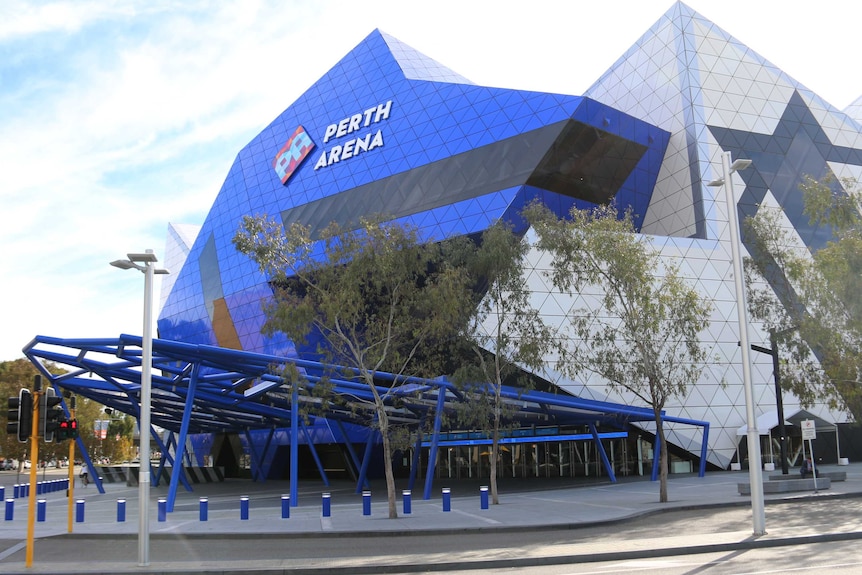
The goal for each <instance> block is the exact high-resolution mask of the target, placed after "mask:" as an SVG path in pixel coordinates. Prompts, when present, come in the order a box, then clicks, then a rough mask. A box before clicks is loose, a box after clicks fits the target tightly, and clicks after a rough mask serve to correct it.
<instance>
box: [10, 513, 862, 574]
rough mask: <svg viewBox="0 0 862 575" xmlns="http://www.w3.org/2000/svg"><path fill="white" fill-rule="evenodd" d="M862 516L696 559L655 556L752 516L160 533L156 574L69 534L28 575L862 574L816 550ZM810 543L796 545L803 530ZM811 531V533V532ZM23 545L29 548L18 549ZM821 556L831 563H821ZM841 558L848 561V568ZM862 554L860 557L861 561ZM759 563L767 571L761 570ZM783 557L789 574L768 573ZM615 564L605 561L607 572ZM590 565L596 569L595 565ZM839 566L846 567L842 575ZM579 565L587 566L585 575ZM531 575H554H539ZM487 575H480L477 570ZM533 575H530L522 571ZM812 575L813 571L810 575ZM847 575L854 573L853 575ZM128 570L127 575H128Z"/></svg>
mask: <svg viewBox="0 0 862 575" xmlns="http://www.w3.org/2000/svg"><path fill="white" fill-rule="evenodd" d="M860 517H862V498H841V499H820V500H808V501H804V502H799V503H798V504H795V503H790V502H782V503H778V504H774V505H770V506H769V508H768V522H769V525H772V526H774V527H775V528H776V529H777V528H779V526H780V528H781V529H782V531H783V532H785V533H786V534H787V535H789V537H785V538H784V539H782V540H780V541H771V542H769V541H762V542H761V543H762V545H758V542H757V541H756V540H755V539H754V538H752V539H751V541H750V544H751V545H750V549H735V550H731V549H726V550H724V549H722V548H720V547H716V548H712V549H708V548H701V549H697V548H695V549H692V548H687V547H679V548H678V550H677V551H675V552H674V551H673V550H672V549H671V550H664V551H662V555H661V556H655V557H651V556H650V549H649V541H650V540H656V539H664V538H674V537H681V536H684V535H685V534H687V533H694V532H697V533H713V534H720V533H723V532H739V531H746V530H749V531H750V525H751V511H750V509H748V508H746V507H732V508H713V509H709V510H696V509H695V510H682V511H666V512H660V513H655V514H652V515H649V516H645V517H640V518H637V519H632V520H629V521H625V522H620V523H616V524H609V525H602V526H588V527H580V528H569V529H553V528H547V529H545V528H535V527H533V528H524V529H523V530H506V531H496V532H495V531H487V532H463V533H453V534H443V533H434V534H429V533H421V532H409V533H404V534H403V535H387V536H385V537H382V536H374V535H373V534H345V533H332V534H326V533H314V534H312V533H307V534H292V535H288V534H259V533H255V534H252V533H248V534H242V533H236V534H231V535H227V536H225V535H203V534H200V535H194V534H182V533H177V534H176V535H168V534H160V535H158V536H153V537H152V538H151V542H150V544H151V554H150V556H151V557H152V559H153V561H152V563H151V569H150V570H146V569H142V568H138V567H137V566H136V564H135V560H136V549H137V547H136V539H135V537H133V536H129V535H121V536H116V537H112V536H110V535H105V534H100V535H94V536H85V535H75V534H73V535H60V536H55V537H48V538H44V539H39V540H37V542H36V544H35V553H34V554H35V556H36V557H37V558H38V559H37V561H35V562H34V566H33V568H31V569H28V570H26V571H23V572H24V573H64V574H67V575H72V574H74V573H87V575H93V574H94V573H110V572H112V571H111V569H114V568H116V566H117V565H124V566H125V567H127V568H128V572H136V573H149V572H152V573H165V572H177V569H180V570H184V571H186V572H195V571H198V572H207V573H221V574H227V573H234V572H236V573H240V572H244V573H248V572H250V571H251V572H254V571H256V572H261V573H329V574H336V573H345V574H346V573H350V574H353V575H359V574H361V573H431V572H459V571H464V570H467V569H469V570H470V571H471V572H479V573H481V571H483V570H485V571H490V570H494V572H506V571H504V570H507V569H516V570H515V571H510V572H519V573H520V572H524V573H543V574H544V573H547V574H554V573H558V574H562V573H572V574H582V573H622V572H626V573H627V572H638V573H640V572H643V573H663V574H672V573H730V572H733V573H741V572H750V573H767V572H770V573H777V572H780V573H786V572H789V568H790V566H791V565H796V563H794V562H793V561H789V560H787V559H786V558H794V557H798V558H799V560H800V562H799V566H800V568H801V567H802V565H803V562H802V559H803V558H804V559H805V563H804V564H805V565H810V566H811V567H810V568H811V569H814V570H817V571H818V572H820V573H823V572H833V571H832V570H831V569H830V568H827V566H828V565H833V566H835V569H836V571H834V572H848V573H849V572H854V571H853V569H856V570H857V571H855V572H860V571H862V569H860V568H859V561H860V560H862V558H860V557H859V553H852V554H845V551H846V550H847V549H855V547H860V549H862V546H859V545H858V539H862V530H859V529H857V530H853V529H850V530H848V531H847V532H846V533H845V536H844V538H843V540H839V541H832V540H830V541H817V540H816V536H812V532H813V533H817V532H818V529H822V531H823V532H827V531H834V529H835V528H836V526H845V527H852V526H858V525H859V522H860ZM796 529H798V530H799V532H800V533H801V532H802V530H803V529H804V530H805V533H806V535H805V536H804V537H800V538H799V539H794V538H793V537H792V535H793V533H794V530H796ZM812 530H813V531H812ZM596 539H602V540H604V542H605V543H608V542H611V543H612V542H614V541H619V542H620V543H622V542H623V541H626V542H630V541H632V540H642V541H644V542H645V543H644V549H642V552H640V553H638V554H632V553H631V551H627V552H626V553H625V554H621V555H620V557H619V558H614V557H604V558H603V557H601V556H584V555H578V552H577V551H576V549H577V548H578V544H583V543H584V542H589V541H593V540H596ZM21 543H22V542H21V541H15V540H2V541H0V549H2V550H5V551H4V552H3V553H2V562H0V571H2V572H4V573H5V572H9V571H7V570H5V569H3V563H6V564H7V566H9V565H8V564H9V563H16V562H17V563H19V564H20V562H23V561H24V549H23V546H22V545H21ZM16 546H18V547H19V548H18V549H17V550H15V548H16ZM821 550H822V552H821ZM834 553H841V555H840V559H837V558H834V557H833V554H834ZM860 553H862V551H860ZM754 557H762V558H761V559H757V561H759V563H756V564H755V563H752V562H751V561H754V559H753V558H754ZM777 558H782V562H781V565H783V568H782V569H780V570H778V571H776V570H774V569H773V570H772V571H769V570H766V568H767V567H768V565H769V564H770V563H773V564H774V563H775V561H776V560H777ZM602 559H605V561H601V560H602ZM588 563H589V564H592V566H590V565H588ZM839 565H845V567H841V569H845V570H844V571H838V569H839V567H838V566H839ZM575 566H577V567H575ZM531 567H537V568H544V570H541V569H540V570H538V571H537V570H534V569H531ZM168 569H170V570H169V571H168ZM202 569H207V570H206V571H201V570H202ZM476 569H478V571H476ZM517 569H520V570H526V571H518V570H517ZM806 569H807V567H806ZM847 569H850V570H849V571H848V570H847ZM124 570H126V569H124Z"/></svg>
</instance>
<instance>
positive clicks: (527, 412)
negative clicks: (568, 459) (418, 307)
mask: <svg viewBox="0 0 862 575" xmlns="http://www.w3.org/2000/svg"><path fill="white" fill-rule="evenodd" d="M142 343H143V342H142V338H141V337H138V336H132V335H121V336H120V337H118V338H116V339H61V338H54V337H45V336H37V337H36V338H34V339H33V341H31V342H30V343H29V344H28V345H27V346H26V347H25V348H24V350H23V351H24V354H25V355H26V356H27V358H28V359H29V360H30V361H31V362H33V364H34V365H35V366H36V367H37V369H39V371H41V372H42V374H43V376H44V377H46V378H48V379H49V381H50V385H51V386H52V387H54V389H55V390H60V389H62V390H67V391H69V392H72V393H74V394H77V395H80V396H83V397H87V398H90V399H92V400H94V401H97V402H99V403H101V404H103V405H106V406H109V407H111V408H113V409H116V410H118V411H121V412H124V413H127V414H131V415H134V416H136V417H138V419H139V421H140V417H139V410H140V408H139V406H140V404H141V402H140V400H141V358H142V356H143V353H142ZM152 343H153V345H152V357H153V362H152V380H151V381H152V387H151V414H150V420H151V422H152V425H153V426H157V427H161V428H163V429H166V430H169V431H171V432H172V433H174V432H176V433H179V439H178V440H177V441H176V443H175V444H173V445H174V446H175V448H176V450H175V458H171V457H170V455H169V454H168V453H167V450H168V449H169V447H170V445H168V446H163V449H162V451H163V453H162V461H161V463H160V465H159V470H160V471H161V469H162V468H163V467H164V465H165V461H168V462H169V463H170V464H171V465H174V466H175V467H179V468H180V469H182V465H181V464H179V463H178V462H180V461H183V451H184V449H185V444H186V438H187V437H188V435H189V434H194V433H245V434H246V435H248V434H249V433H250V432H251V431H252V430H269V433H270V438H269V439H271V434H272V433H273V432H274V430H275V429H277V428H286V427H289V428H290V430H291V458H292V463H291V500H292V501H294V502H295V501H296V498H297V493H296V490H297V478H298V476H297V469H296V468H297V466H298V465H297V464H296V463H295V462H293V458H294V457H295V456H296V455H295V454H296V451H297V445H298V444H297V436H298V435H299V432H300V425H299V423H298V412H299V410H295V409H293V406H295V405H299V406H300V407H302V405H301V404H302V403H303V402H315V403H316V404H317V405H315V407H318V408H325V416H326V419H328V420H330V419H331V420H335V421H338V422H340V421H346V422H350V423H354V424H358V425H366V426H367V425H370V422H372V421H374V418H373V417H368V415H372V412H373V410H374V399H373V394H372V392H371V390H370V389H369V387H368V386H367V385H365V384H364V383H361V382H360V381H358V377H357V376H358V373H357V372H356V370H352V369H349V368H345V367H339V366H331V365H324V364H322V363H319V362H315V361H308V360H301V359H298V358H295V357H283V356H275V355H267V354H261V353H253V352H247V351H237V350H232V349H226V348H222V347H214V346H209V345H200V344H190V343H182V342H176V341H170V340H164V339H155V340H153V342H152ZM45 362H51V363H53V364H54V365H56V366H59V367H61V368H64V369H65V370H67V371H66V373H63V374H59V375H55V374H52V373H50V372H49V371H48V369H47V367H46V365H45ZM288 367H290V368H295V369H291V370H288V369H286V368H288ZM288 373H298V374H300V376H301V377H300V378H299V383H298V385H297V386H296V388H293V386H292V385H291V383H290V380H289V378H288ZM330 374H343V378H339V377H334V378H333V377H330ZM375 375H376V378H375V381H377V382H379V383H377V386H378V389H377V391H378V393H379V395H380V396H381V397H383V398H385V402H386V405H387V409H388V415H389V419H390V422H393V423H400V424H403V425H408V426H410V425H413V426H416V427H418V426H419V424H420V423H422V422H423V420H424V421H426V422H427V421H428V420H429V417H428V416H429V415H430V414H431V413H432V412H433V432H432V433H431V442H430V444H429V445H430V449H431V452H430V455H429V461H430V462H432V463H433V462H434V461H435V460H436V450H437V447H438V444H439V443H440V434H441V432H442V431H444V430H443V429H442V426H441V424H442V420H443V418H442V413H443V412H445V411H446V410H447V409H453V408H454V404H455V402H460V401H464V400H466V399H468V397H467V396H466V394H467V393H477V392H482V391H483V387H485V386H487V384H484V386H483V384H479V385H477V386H472V388H471V389H472V391H470V392H467V391H465V390H463V389H459V388H457V387H456V386H454V385H453V384H451V383H450V382H448V381H446V380H445V378H440V379H422V378H404V377H398V376H395V375H393V374H390V373H382V372H378V373H376V374H375ZM324 376H326V377H327V378H328V381H327V384H328V385H329V386H331V392H330V394H328V395H322V394H318V395H315V394H314V388H315V386H316V385H318V384H319V382H320V381H321V378H322V377H324ZM501 395H502V397H503V400H504V401H506V402H508V403H509V404H511V405H512V406H513V407H515V408H516V411H515V416H514V418H515V419H516V420H517V422H518V423H520V424H521V425H525V426H529V425H530V424H533V423H540V424H545V425H556V426H576V425H583V426H586V427H588V428H589V430H590V433H591V436H592V438H593V440H594V441H595V442H596V444H597V448H598V449H599V451H600V453H601V454H602V460H603V462H604V465H605V468H606V469H607V470H608V473H609V476H610V477H611V480H612V481H615V478H614V476H613V469H612V468H611V466H610V464H609V462H608V461H607V457H606V455H605V454H604V449H603V448H602V446H601V442H600V436H599V431H598V428H599V427H600V426H605V427H613V428H616V429H620V430H627V429H628V424H629V423H630V422H648V421H653V420H654V414H653V412H652V410H651V409H646V408H641V407H632V406H627V405H620V404H614V403H610V402H602V401H594V400H587V399H582V398H579V397H573V396H569V395H564V394H552V393H546V392H539V391H523V390H518V389H514V388H511V387H504V388H503V389H502V390H501ZM661 416H662V418H663V419H664V420H665V421H671V422H679V423H684V424H690V425H695V426H700V427H702V428H703V439H702V441H701V456H700V469H699V475H701V476H703V474H704V472H705V465H706V446H707V440H708V435H709V424H708V423H706V422H702V421H692V420H685V419H681V418H674V417H667V416H666V415H664V413H662V414H661ZM302 431H303V432H305V433H307V430H306V429H305V427H302ZM141 433H153V430H152V428H151V429H150V430H143V429H142V430H141ZM539 433H542V432H539ZM269 439H267V441H266V444H267V445H268V444H269ZM510 439H511V441H527V440H530V441H536V440H540V439H539V438H537V437H531V438H529V439H527V438H522V439H518V438H510ZM78 441H79V443H80V439H79V440H78ZM369 441H370V437H369ZM170 443H171V442H170V441H169V444H170ZM450 443H451V442H450ZM81 445H82V447H83V444H81ZM656 446H658V444H656ZM348 447H349V444H348ZM251 449H252V453H251V455H252V457H253V458H255V459H258V454H257V453H256V452H255V451H254V448H253V447H252V448H251ZM266 449H267V448H266V447H265V448H264V451H265V450H266ZM312 449H313V446H312ZM83 455H84V457H85V459H87V465H89V466H90V467H91V468H92V462H91V461H90V460H89V456H88V455H87V454H86V453H83ZM142 455H143V454H142ZM657 462H658V458H654V463H653V473H652V475H653V479H655V477H656V474H657V470H658V467H657ZM367 463H368V458H367V457H366V458H365V460H364V461H363V462H362V467H363V470H362V471H361V473H360V481H359V485H360V486H361V484H362V482H363V481H364V479H365V470H366V469H367V467H366V466H367ZM258 465H260V462H259V459H258ZM318 467H320V465H319V464H318ZM432 468H433V466H429V469H428V473H427V475H426V482H425V483H426V485H425V498H426V499H428V498H430V490H431V479H432ZM414 470H415V467H414ZM320 471H321V475H322V477H323V479H324V481H325V482H326V481H327V479H326V477H325V472H324V470H323V469H322V468H320ZM94 476H96V474H95V473H94ZM157 477H158V475H157ZM179 481H183V483H184V484H185V485H186V488H187V489H188V490H191V486H190V485H189V484H188V482H187V481H186V480H185V476H184V474H183V473H173V474H172V475H171V484H170V488H169V494H168V510H169V511H170V510H173V505H174V501H175V499H176V492H177V487H178V482H179ZM412 482H413V476H412V475H411V485H412ZM97 487H99V489H100V491H101V490H102V487H101V485H100V484H99V483H97Z"/></svg>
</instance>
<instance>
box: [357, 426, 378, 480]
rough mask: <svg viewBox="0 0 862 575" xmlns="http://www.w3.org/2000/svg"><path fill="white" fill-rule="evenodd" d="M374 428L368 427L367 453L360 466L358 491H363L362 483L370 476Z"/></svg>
mask: <svg viewBox="0 0 862 575" xmlns="http://www.w3.org/2000/svg"><path fill="white" fill-rule="evenodd" d="M374 433H375V432H374V430H373V429H371V428H370V427H369V428H368V441H366V442H365V455H363V456H362V467H360V468H359V481H357V482H356V493H362V487H361V486H362V485H365V483H366V482H367V480H368V479H367V478H368V464H369V463H370V462H371V448H372V446H373V445H374Z"/></svg>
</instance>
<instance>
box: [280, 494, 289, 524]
mask: <svg viewBox="0 0 862 575" xmlns="http://www.w3.org/2000/svg"><path fill="white" fill-rule="evenodd" d="M281 518H282V519H288V518H290V495H282V496H281Z"/></svg>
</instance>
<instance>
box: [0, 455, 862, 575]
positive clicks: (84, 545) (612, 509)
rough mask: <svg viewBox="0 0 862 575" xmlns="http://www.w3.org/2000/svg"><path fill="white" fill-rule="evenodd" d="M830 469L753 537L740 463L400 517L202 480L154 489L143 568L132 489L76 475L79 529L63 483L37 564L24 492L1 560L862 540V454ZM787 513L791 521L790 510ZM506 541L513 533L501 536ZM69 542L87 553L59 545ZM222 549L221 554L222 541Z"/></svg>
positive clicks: (460, 492)
mask: <svg viewBox="0 0 862 575" xmlns="http://www.w3.org/2000/svg"><path fill="white" fill-rule="evenodd" d="M829 469H832V470H841V471H846V473H847V480H846V481H842V482H832V484H831V486H830V488H829V489H826V490H820V491H818V492H816V493H814V492H797V493H785V494H775V495H767V496H766V497H765V499H766V503H767V523H766V526H767V534H766V535H763V536H761V537H756V538H755V537H753V536H752V523H751V512H750V509H751V502H750V499H749V497H747V496H741V495H739V493H738V490H737V484H738V483H740V482H747V480H748V473H747V472H745V471H743V472H711V473H708V474H707V475H706V477H703V478H698V477H697V476H695V475H671V476H670V480H669V487H668V493H669V498H670V501H668V502H667V503H664V504H662V503H659V502H658V482H655V483H653V482H650V481H648V480H644V479H642V478H636V479H632V478H629V479H623V480H621V481H620V482H619V483H617V484H610V483H606V482H605V483H602V482H592V483H587V482H583V481H578V482H574V483H565V482H562V481H560V480H554V481H553V482H551V481H546V482H543V481H542V480H535V481H533V482H521V483H517V484H507V483H505V482H504V483H503V484H502V485H501V489H500V496H501V497H500V499H501V503H500V505H489V507H488V509H482V505H481V495H480V492H479V489H478V484H477V483H471V482H452V483H451V487H450V489H451V499H450V510H449V511H444V507H443V498H442V496H441V488H442V487H443V486H444V484H443V483H439V486H435V491H434V494H433V497H432V499H430V500H428V501H424V500H422V498H421V491H419V490H416V492H414V494H413V496H412V497H411V510H410V511H411V513H410V514H407V515H405V514H404V513H403V510H404V508H403V498H402V496H401V495H400V491H399V497H398V498H397V509H398V512H399V518H398V519H388V517H387V505H386V500H385V490H383V489H382V486H376V485H374V486H372V488H373V490H372V497H371V505H370V515H365V514H364V509H363V507H364V504H363V498H362V496H361V495H357V494H356V493H355V490H354V488H353V487H352V486H351V485H348V484H340V485H332V486H330V487H329V488H327V487H324V486H322V485H320V484H316V483H311V482H306V483H303V484H302V485H301V489H300V494H299V497H298V506H296V507H291V508H290V516H289V517H288V518H283V517H282V507H281V497H282V494H284V493H287V492H289V488H288V485H287V484H286V482H276V481H270V482H266V483H251V482H250V481H240V480H231V481H227V482H225V483H218V484H206V485H196V486H195V491H194V492H192V493H189V492H185V491H181V492H180V494H179V496H178V500H177V504H176V506H175V509H174V511H173V512H172V513H170V514H167V516H166V518H165V521H159V520H158V519H159V512H158V504H157V502H156V499H157V498H158V497H165V496H166V494H167V489H166V487H164V486H162V487H154V488H153V489H152V494H153V503H152V505H151V507H150V509H151V511H150V527H151V529H150V531H151V536H150V539H151V544H152V548H153V551H152V552H151V554H150V557H151V562H150V566H149V567H147V568H142V567H138V565H137V545H136V541H137V528H138V525H137V488H129V487H126V486H125V485H124V484H106V493H105V494H104V495H102V494H99V493H98V491H97V490H96V489H95V487H94V486H92V485H90V486H89V487H87V488H86V489H82V488H81V487H80V486H79V487H77V488H76V489H75V493H74V499H75V500H76V501H77V500H84V501H85V503H84V521H83V522H73V533H72V534H69V533H68V521H67V520H68V511H67V510H68V507H67V498H66V495H65V492H57V493H49V494H44V495H41V496H40V497H39V498H40V499H44V500H45V501H46V504H45V505H46V520H45V521H44V522H37V523H36V526H35V533H36V538H37V542H36V545H35V554H34V562H33V567H31V568H29V569H26V568H25V567H24V544H25V540H26V533H27V500H26V499H18V500H16V501H15V503H14V505H15V509H14V517H13V519H11V520H4V521H0V544H2V546H0V570H2V571H3V572H7V573H11V572H26V573H65V574H72V573H87V574H88V575H92V574H94V573H181V572H183V573H231V572H238V571H248V570H255V571H256V572H261V573H324V572H325V573H338V572H341V573H381V572H390V573H394V572H417V571H443V570H446V568H447V566H452V567H453V568H454V567H455V566H458V567H459V568H462V569H463V568H465V566H466V565H467V564H469V565H472V566H474V567H483V566H487V567H490V566H493V565H496V564H498V563H499V562H500V561H506V562H507V565H512V564H513V562H514V564H515V565H518V564H521V565H541V564H550V563H567V562H586V561H597V560H607V559H612V558H613V559H623V558H636V557H657V556H663V555H677V554H687V553H698V552H706V551H722V550H728V551H729V550H733V549H745V548H751V547H756V546H775V545H792V544H795V543H798V542H811V541H820V540H836V539H856V538H862V497H860V496H862V464H851V465H848V466H842V467H840V468H839V467H837V466H830V467H824V468H823V470H824V471H827V470H829ZM791 473H798V470H795V469H792V470H791ZM765 475H768V474H765ZM5 479H6V477H5V476H4V475H3V474H0V484H4V485H6V488H7V498H8V497H9V488H10V485H9V484H8V483H6V482H5V481H4V480H5ZM324 491H325V492H328V493H329V494H330V499H329V501H330V504H329V508H330V516H329V517H324V516H323V513H322V510H323V504H322V493H323V492H324ZM242 496H248V497H249V503H248V519H243V518H242V506H241V502H240V498H241V497H242ZM201 497H206V498H207V520H206V521H201V520H200V507H201V504H200V498H201ZM119 499H125V501H126V509H125V512H126V517H125V521H122V522H121V521H118V513H117V507H118V503H117V501H118V500H119ZM787 503H790V504H792V507H791V506H788V505H786V504H787ZM7 505H8V504H7ZM830 505H831V507H829V506H830ZM824 506H826V507H824ZM719 513H721V514H723V515H722V516H721V517H722V519H721V527H720V528H719V527H718V523H719V522H718V520H716V517H717V516H718V514H719ZM791 513H792V515H793V517H794V519H793V520H789V519H788V517H790V515H789V514H791ZM658 514H660V515H658ZM839 516H840V517H839ZM800 517H807V518H808V519H804V520H803V519H800ZM857 518H859V519H857ZM550 529H558V530H571V537H566V539H565V540H564V541H559V540H556V541H554V542H553V543H547V542H543V541H541V540H538V541H535V542H531V543H530V544H529V545H526V544H525V545H520V544H519V543H518V541H520V540H524V541H526V540H527V534H531V535H530V537H534V536H535V534H536V533H537V532H540V531H543V530H550ZM481 534H491V535H494V537H495V539H489V542H488V543H487V544H484V545H483V546H482V547H481V549H478V550H477V549H467V548H461V547H459V546H458V545H456V544H455V543H454V542H453V543H450V545H451V548H450V547H444V548H440V547H439V546H437V547H430V548H429V547H426V546H424V545H422V544H419V541H420V540H422V536H425V539H429V538H431V537H435V536H437V537H445V536H446V535H456V536H457V535H461V536H467V535H469V536H471V537H473V536H476V537H478V536H480V535H481ZM370 535H373V536H377V537H378V538H387V540H388V541H390V542H396V543H394V544H390V545H389V547H388V548H387V550H386V551H385V553H383V554H382V555H381V554H379V553H374V552H372V548H373V547H374V545H372V544H371V543H370V542H371V541H375V539H367V541H368V542H369V543H367V544H366V545H365V546H364V547H367V548H368V549H367V551H368V553H367V554H366V553H363V552H362V551H359V552H357V551H353V550H350V549H348V548H347V544H346V543H345V544H344V545H343V547H344V549H343V551H344V552H343V553H341V552H339V546H340V545H341V542H342V541H347V540H348V539H349V538H354V537H366V538H368V537H369V536H370ZM405 538H411V539H405ZM463 538H466V537H462V539H463ZM519 538H520V539H519ZM540 539H541V538H540ZM320 540H323V541H329V543H328V544H327V545H328V547H329V548H330V549H331V551H324V552H321V551H315V550H314V549H315V546H314V545H313V544H312V541H315V542H316V541H320ZM334 541H338V542H339V544H334V543H333V542H334ZM405 541H407V543H405ZM453 541H457V540H453ZM503 541H506V542H507V543H506V544H505V545H502V546H501V543H500V542H503ZM531 541H532V540H531ZM196 542H197V543H196ZM206 542H222V543H219V544H218V545H216V546H215V547H216V549H215V550H212V549H211V550H210V551H208V552H207V551H198V550H195V545H198V546H199V547H200V548H201V549H203V548H205V547H206V545H207V543H206ZM273 542H278V543H277V544H275V543H273ZM285 542H289V543H285ZM210 544H211V545H212V543H210ZM281 545H288V546H289V547H290V549H291V551H289V552H288V551H283V550H282V551H279V548H280V546H281ZM64 546H66V547H68V548H69V549H73V550H74V549H76V548H77V549H79V551H80V552H77V553H76V552H74V551H65V552H61V551H59V549H64V548H65V547H64ZM172 546H174V547H176V548H175V549H173V548H172ZM230 546H234V547H231V549H232V550H231V551H228V548H229V547H230ZM360 547H363V546H360ZM97 549H101V551H96V550H97ZM88 550H89V551H88ZM219 550H222V551H224V554H225V556H220V555H218V553H216V552H214V551H219Z"/></svg>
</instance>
